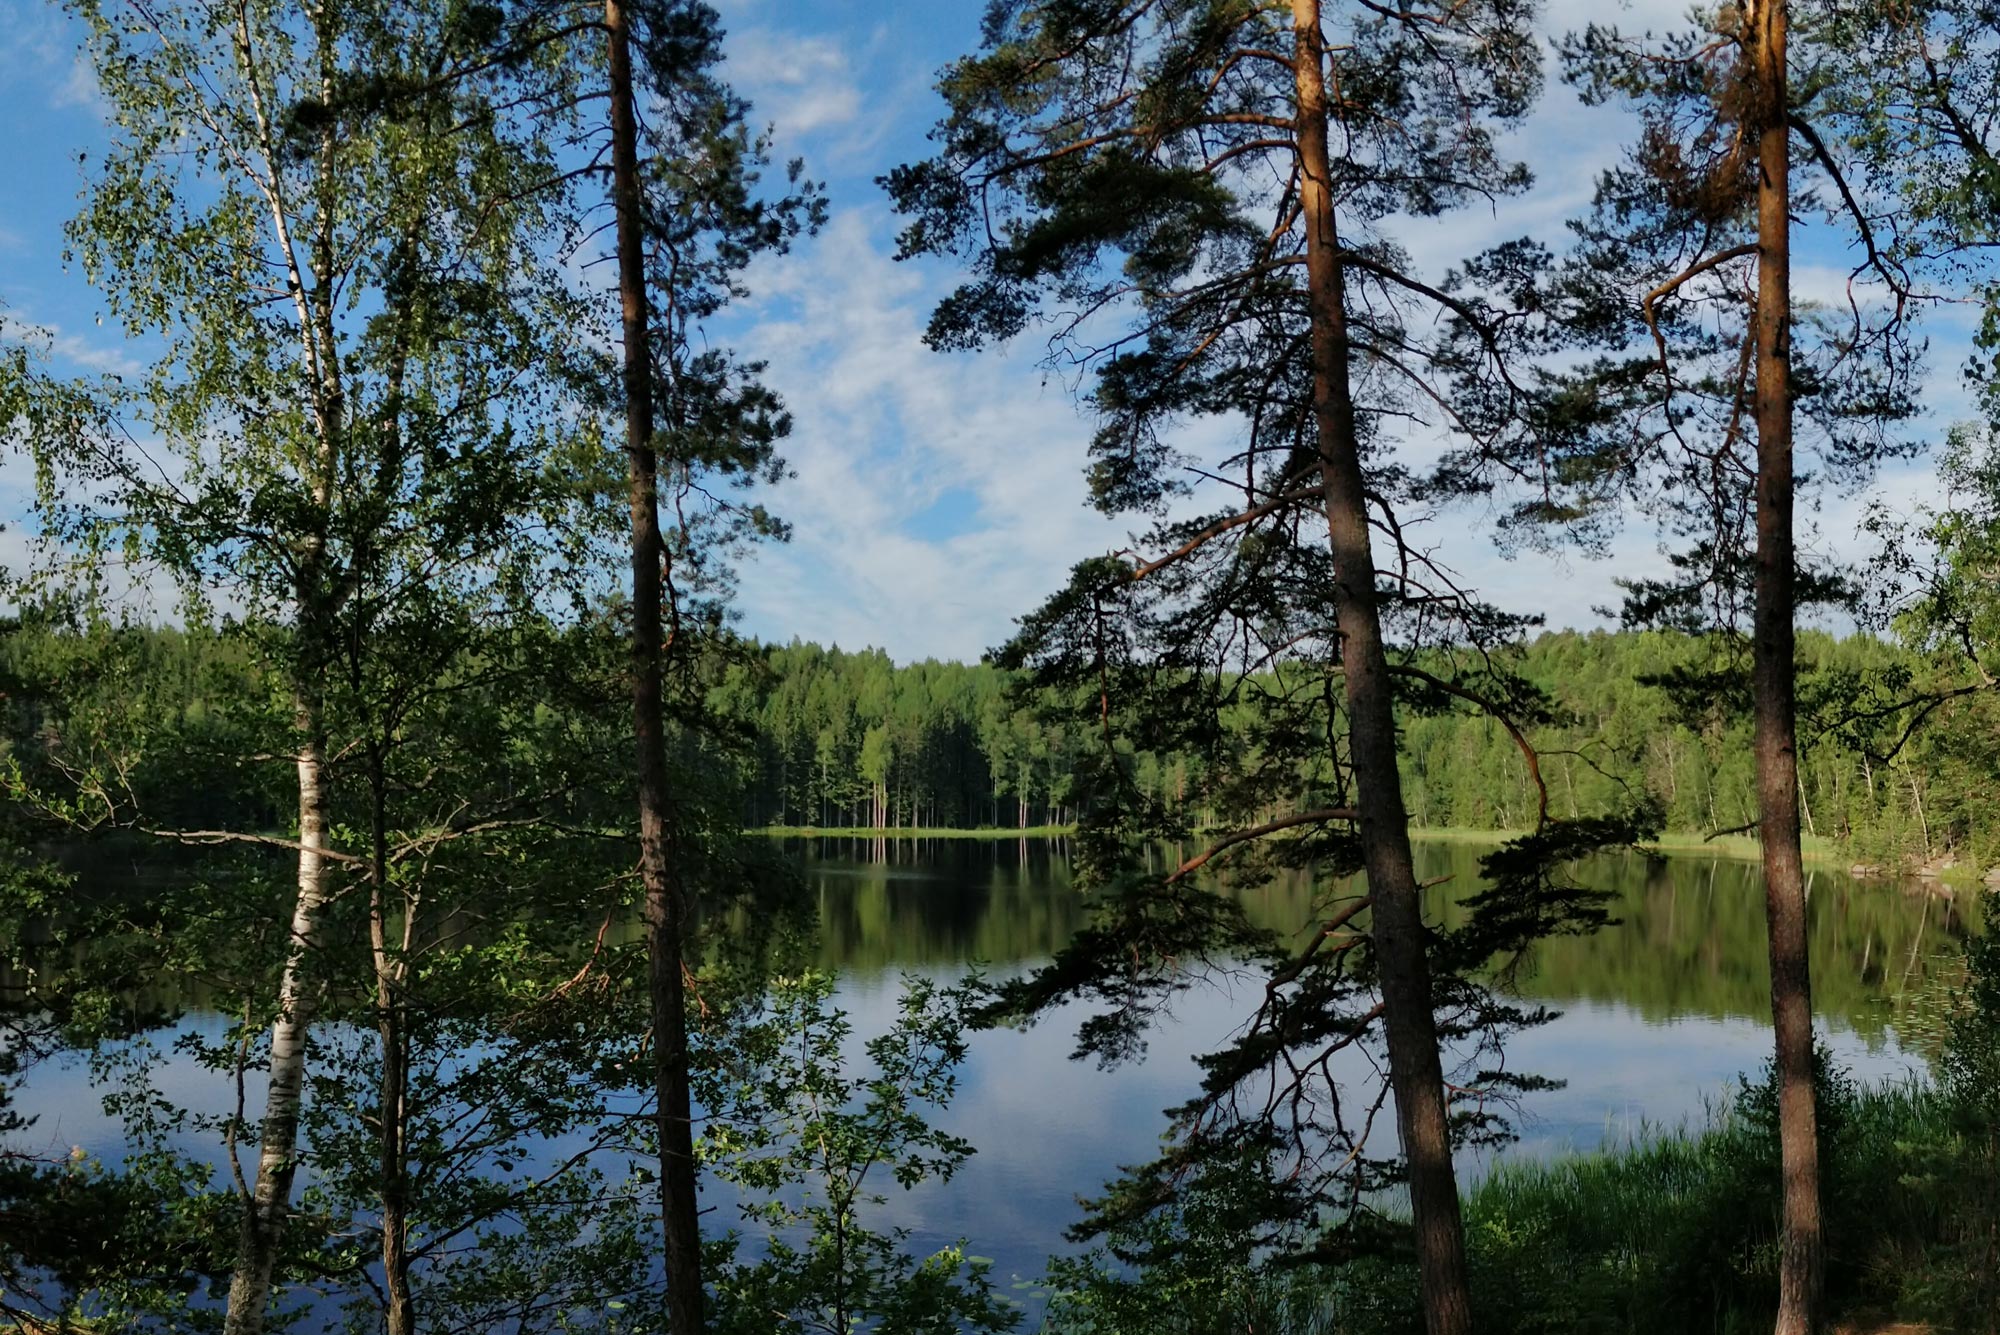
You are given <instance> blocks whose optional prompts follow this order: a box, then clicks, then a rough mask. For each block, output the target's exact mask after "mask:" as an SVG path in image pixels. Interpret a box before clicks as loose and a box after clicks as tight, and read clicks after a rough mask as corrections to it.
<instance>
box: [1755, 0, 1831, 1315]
mask: <svg viewBox="0 0 2000 1335" xmlns="http://www.w3.org/2000/svg"><path fill="white" fill-rule="evenodd" d="M1749 18H1750V28H1751V31H1750V40H1749V42H1748V44H1747V51H1748V54H1749V58H1750V61H1751V77H1752V79H1753V81H1754V86H1755V90H1756V94H1757V96H1758V126H1757V136H1758V139H1757V160H1758V168H1759V172H1758V187H1757V244H1758V265H1757V328H1756V358H1757V591H1756V598H1757V606H1756V613H1755V625H1754V649H1753V664H1752V674H1753V677H1754V683H1753V684H1754V695H1755V701H1754V708H1755V715H1756V728H1755V734H1756V736H1755V748H1756V756H1757V805H1758V811H1759V822H1760V823H1759V830H1760V832H1761V835H1762V842H1763V853H1764V894H1765V913H1766V916H1767V921H1768V924H1769V930H1770V944H1771V1021H1772V1028H1773V1030H1774V1033H1775V1040H1776V1047H1777V1080H1778V1142H1779V1156H1780V1160H1781V1163H1782V1171H1783V1176H1784V1238H1783V1243H1782V1247H1781V1250H1780V1255H1779V1264H1778V1320H1777V1332H1778V1335H1813V1332H1815V1331H1817V1330H1818V1328H1819V1307H1820V1301H1819V1300H1820V1287H1821V1237H1820V1208H1819V1132H1818V1126H1817V1116H1816V1112H1815V1109H1814V1106H1813V1103H1814V1100H1813V1033H1812V987H1811V971H1810V968H1809V961H1808V958H1807V943H1806V895H1805V870H1804V866H1803V861H1802V859H1801V857H1800V849H1799V768H1798V730H1797V723H1796V717H1795V715H1796V701H1795V698H1794V695H1795V687H1796V681H1795V672H1796V668H1795V663H1794V643H1793V642H1794V638H1795V636H1794V624H1793V623H1794V617H1795V615H1796V592H1795V588H1794V571H1795V563H1796V554H1795V551H1794V542H1793V534H1792V508H1793V501H1792V386H1791V340H1792V334H1791V314H1792V312H1791V183H1790V170H1791V161H1790V148H1791V125H1790V122H1789V119H1788V105H1787V94H1786V78H1785V5H1784V0H1758V3H1757V4H1756V5H1755V6H1754V7H1753V8H1752V9H1751V10H1750V14H1749Z"/></svg>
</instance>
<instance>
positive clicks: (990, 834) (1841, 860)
mask: <svg viewBox="0 0 2000 1335" xmlns="http://www.w3.org/2000/svg"><path fill="white" fill-rule="evenodd" d="M748 833H750V834H753V835H765V836H768V837H770V838H775V839H898V840H909V839H974V840H981V839H983V840H992V841H1000V840H1009V839H1058V838H1064V837H1068V836H1071V835H1074V834H1075V833H1076V827H1075V826H1074V825H1030V826H1028V827H1027V828H1025V829H1019V828H1014V827H1010V826H991V825H982V826H979V827H977V828H975V829H969V830H966V829H948V828H942V827H932V826H914V825H896V826H888V827H885V828H879V829H878V828H875V827H871V826H866V825H837V826H820V825H756V826H752V827H750V829H749V831H748ZM1527 833H1529V832H1528V831H1526V830H1478V829H1469V828H1466V827H1463V826H1449V825H1413V826H1411V827H1410V838H1412V839H1414V840H1417V841H1418V842H1421V843H1458V844H1497V843H1504V842H1505V841H1506V840H1509V839H1518V838H1520V837H1521V836H1522V835H1524V834H1527ZM1799 842H1800V851H1801V852H1802V853H1803V854H1804V855H1805V860H1806V861H1807V862H1809V863H1813V864H1815V865H1817V866H1822V867H1833V868H1837V869H1838V870H1841V871H1845V872H1849V873H1851V874H1852V875H1855V876H1883V875H1889V874H1892V873H1890V872H1889V870H1888V869H1886V868H1883V867H1880V866H1875V865H1872V864H1869V863H1860V862H1856V861H1855V860H1854V855H1853V854H1852V853H1851V852H1850V851H1849V850H1847V849H1845V848H1843V847H1842V846H1841V845H1840V843H1839V841H1837V840H1833V839H1828V838H1826V837H1824V836H1822V835H1807V836H1805V837H1804V838H1803V839H1801V840H1800V841H1799ZM1640 847H1642V848H1645V849H1648V850H1651V851H1653V852H1658V853H1676V854H1683V855H1694V854H1701V855H1706V856H1708V857H1717V858H1729V859H1731V860H1735V861H1752V862H1754V861H1756V860H1757V859H1758V858H1760V857H1762V856H1763V847H1762V845H1761V844H1759V843H1758V841H1757V839H1756V837H1755V836H1754V835H1748V834H1722V835H1713V836H1707V835H1700V834H1694V833H1689V832H1685V831H1683V832H1676V833H1672V834H1666V835H1662V836H1661V837H1660V838H1658V839H1654V840H1650V841H1648V842H1647V843H1645V844H1642V845H1640ZM1894 874H1897V875H1909V876H1917V877H1922V878H1923V879H1926V880H1935V881H1940V882H1944V883H1946V884H1968V885H1973V884H1978V883H1979V881H1980V879H1981V872H1980V871H1979V870H1978V869H1976V868H1972V867H1968V866H1964V865H1951V864H1948V865H1945V866H1931V867H1921V868H1912V869H1911V870H1909V871H1908V872H1904V873H1894ZM1987 879H1988V880H1991V879H1992V877H1991V876H1988V877H1987Z"/></svg>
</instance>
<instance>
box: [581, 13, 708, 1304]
mask: <svg viewBox="0 0 2000 1335" xmlns="http://www.w3.org/2000/svg"><path fill="white" fill-rule="evenodd" d="M604 23H605V27H606V28H607V29H608V31H609V37H610V76H611V168H612V177H613V196H614V205H615V209H616V215H617V238H618V241H617V246H618V291H619V297H620V299H621V304H622V307H623V310H622V314H623V333H624V392H625V451H626V457H627V459H628V461H629V466H630V474H629V476H630V503H631V513H632V663H631V674H632V730H633V736H634V739H635V741H636V743H637V748H638V772H639V871H640V877H641V879H642V881H643V883H644V886H645V896H646V956H647V983H648V988H647V990H648V995H649V1001H650V1003H651V1010H652V1020H653V1077H654V1092H655V1094H656V1096H657V1099H658V1120H659V1136H660V1213H661V1220H662V1224H663V1227H664V1231H665V1239H666V1274H667V1309H668V1317H669V1321H670V1324H671V1328H672V1330H673V1335H697V1332H699V1331H700V1330H701V1328H702V1316H701V1313H702V1287H701V1222H700V1217H699V1214H698V1209H697V1204H696V1197H695V1193H696V1171H695V1170H696V1165H695V1158H694V1115H693V1098H692V1095H691V1091H690V1089H689V1077H688V1042H687V982H686V975H685V973H684V972H683V970H684V968H685V960H686V952H687V918H688V903H687V896H686V893H685V891H684V889H683V887H682V886H681V885H680V883H679V869H678V868H676V867H675V865H674V856H673V848H672V841H673V834H672V828H673V827H672V813H671V809H670V800H669V795H668V780H667V748H666V727H665V719H664V716H663V710H662V704H661V688H662V680H661V662H660V660H661V654H662V649H661V629H660V622H661V601H662V599H661V592H662V572H661V563H662V562H663V561H664V560H665V559H666V544H665V543H664V542H663V541H662V539H661V536H660V507H659V479H658V465H659V460H658V458H657V456H656V455H655V453H654V450H653V372H652V358H651V351H650V340H649V327H650V325H651V314H650V307H649V302H648V299H647V289H646V259H645V250H644V240H643V237H642V235H641V230H640V225H639V221H640V220H639V151H638V124H637V117H636V114H635V109H634V107H633V93H632V33H631V29H630V27H629V25H628V15H627V13H626V10H625V6H624V4H623V3H622V2H621V0H605V5H604Z"/></svg>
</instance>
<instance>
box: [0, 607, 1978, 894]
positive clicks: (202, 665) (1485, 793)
mask: <svg viewBox="0 0 2000 1335" xmlns="http://www.w3.org/2000/svg"><path fill="white" fill-rule="evenodd" d="M65 638H66V637H64V636H60V635H51V634H50V633H48V632H29V631H23V630H19V629H15V630H13V631H11V632H10V633H9V634H8V635H7V636H6V638H5V640H4V643H0V674H4V681H0V689H4V690H6V692H7V700H6V702H5V703H6V709H7V723H8V726H7V735H6V738H5V739H4V744H5V746H7V747H8V748H9V749H12V750H16V751H18V750H19V749H20V748H23V747H26V748H29V749H30V750H32V749H34V748H35V747H36V746H37V743H38V729H41V728H44V727H46V726H47V723H46V719H47V718H48V716H49V715H50V713H51V712H52V711H50V710H48V709H46V708H45V707H43V705H42V703H41V702H38V700H37V698H36V697H37V693H38V692H40V693H49V692H66V691H70V690H73V689H93V688H94V689H103V688H104V687H106V686H107V685H110V683H106V682H103V681H97V682H92V683H83V682H80V681H77V680H76V679H74V678H69V677H66V675H65V672H64V664H65V663H66V662H67V661H69V660H70V659H71V657H72V655H71V654H70V653H69V652H68V651H67V648H66V646H65V644H64V643H63V641H64V639H65ZM122 638H124V639H125V640H126V642H127V645H128V653H127V654H126V655H124V656H123V662H124V665H125V666H124V670H123V672H121V673H120V676H121V677H122V681H121V682H120V683H118V684H117V686H116V688H115V689H118V690H121V691H133V690H137V691H143V692H144V694H145V696H146V697H147V699H148V702H149V708H150V710H151V711H152V712H153V713H154V716H155V717H171V718H174V719H175V720H176V721H177V722H179V723H180V724H181V726H182V728H183V729H185V728H186V727H187V726H188V725H189V724H193V725H194V726H195V727H196V728H197V729H199V728H200V727H201V726H202V720H204V719H208V718H211V717H214V716H219V715H222V714H226V713H228V712H230V706H231V704H232V701H231V700H230V699H229V698H228V697H230V696H231V695H233V694H235V693H238V692H250V691H255V690H256V689H258V688H257V686H256V684H255V683H254V682H253V681H251V680H250V679H249V677H248V676H247V674H248V673H249V671H250V668H249V666H248V664H249V659H250V656H249V655H247V654H246V653H244V652H243V650H242V648H241V646H234V645H232V644H231V643H230V642H229V641H228V639H227V637H217V636H214V635H211V634H207V633H190V632H184V631H177V630H171V629H163V630H142V631H130V632H123V633H122ZM1800 654H1801V667H1802V677H1801V702H1802V704H1801V709H1802V727H1801V732H1802V738H1801V742H1802V747H1803V754H1802V755H1801V766H1800V770H1801V786H1802V789H1803V793H1804V797H1805V807H1806V822H1807V825H1808V833H1809V834H1810V835H1814V836H1818V837H1820V838H1823V839H1829V840H1833V841H1837V842H1838V843H1840V844H1841V845H1842V846H1843V847H1844V848H1846V849H1847V850H1848V851H1850V852H1851V853H1852V854H1853V856H1855V857H1856V858H1858V859H1862V860H1869V861H1881V862H1885V863H1888V862H1901V863H1917V862H1925V861H1933V862H1934V861H1939V860H1943V859H1946V858H1954V857H1955V858H1958V859H1960V860H1963V861H1973V862H1982V863H1991V862H1992V861H1994V860H1996V859H1995V853H1996V851H2000V828H1996V827H1997V826H2000V821H1996V819H1995V816H1996V812H2000V791H1996V789H2000V785H1996V784H1995V782H1994V779H1993V776H1994V775H1995V774H1996V773H2000V701H1996V700H1995V699H1994V698H1993V696H1992V694H1991V693H1989V692H1986V691H1979V690H1973V691H1969V692H1968V693H1965V694H1962V695H1959V696H1955V697H1949V698H1944V697H1945V695H1946V693H1947V692H1949V691H1951V690H1954V689H1959V688H1961V687H1962V686H1963V683H1955V682H1949V681H1940V680H1935V679H1933V678H1932V677H1931V676H1929V675H1927V674H1928V671H1929V669H1928V665H1927V663H1926V661H1925V660H1923V659H1922V658H1921V657H1919V656H1918V655H1915V654H1913V653H1911V652H1910V651H1908V650H1905V649H1903V648H1900V647H1898V646H1896V645H1894V644H1892V643H1889V642H1887V641H1885V640H1881V639H1878V638H1874V637H1870V636H1866V635H1852V636H1848V637H1846V638H1838V639H1837V638H1835V637H1832V636H1829V635H1825V634H1817V633H1808V634H1805V635H1803V636H1802V637H1801V646H1800ZM1721 662H1722V656H1721V655H1720V654H1719V651H1718V650H1717V648H1716V647H1715V646H1714V645H1713V644H1710V643H1707V642H1703V641H1698V640H1695V639H1693V638H1691V637H1689V636H1685V635H1680V634H1676V633H1672V632H1665V631H1643V632H1641V631H1625V632H1607V631H1592V632H1588V633H1581V632H1575V631H1557V632H1550V633H1546V634H1543V635H1540V636H1538V637H1537V638H1535V639H1533V640H1531V641H1529V642H1528V643H1527V644H1526V645H1525V646H1523V648H1522V650H1521V652H1520V656H1519V658H1518V661H1517V662H1515V663H1514V665H1513V666H1514V668H1515V670H1516V671H1517V672H1518V673H1519V674H1520V675H1521V676H1522V677H1524V678H1526V679H1527V680H1528V681H1530V682H1532V683H1534V684H1535V685H1536V686H1539V687H1540V688H1541V689H1542V690H1543V691H1545V692H1546V693H1547V695H1548V697H1549V699H1550V701H1551V702H1552V704H1553V709H1552V711H1551V717H1550V718H1547V719H1544V720H1542V721H1539V722H1534V723H1531V724H1529V725H1528V726H1526V727H1525V728H1524V732H1525V733H1526V735H1527V736H1528V738H1529V739H1530V740H1531V741H1532V743H1533V745H1534V746H1535V748H1536V749H1537V750H1538V752H1539V755H1540V765H1541V770H1542V776H1543V781H1544V783H1545V785H1546V786H1547V789H1548V793H1549V802H1550V807H1551V811H1552V813H1553V814H1555V815H1558V816H1570V815H1589V814H1592V813H1594V812H1603V811H1607V810H1610V809H1613V808H1615V807H1619V806H1621V805H1629V797H1630V795H1631V794H1634V793H1647V794H1651V795H1652V796H1653V797H1655V798H1656V799H1657V800H1658V802H1659V803H1660V805H1661V807H1662V809H1663V810H1664V812H1665V815H1666V826H1667V829H1668V830H1669V831H1673V832H1678V833H1683V834H1706V833H1710V832H1714V831H1717V830H1731V829H1737V828H1740V827H1747V826H1749V825H1750V824H1751V822H1752V821H1753V820H1754V818H1755V814H1756V803H1755V796H1754V766H1753V763H1752V757H1751V752H1750V725H1749V721H1748V718H1747V711H1746V709H1745V708H1743V707H1742V706H1743V704H1744V703H1745V701H1744V700H1743V699H1742V698H1741V696H1740V694H1739V685H1738V684H1736V683H1735V679H1734V678H1733V677H1732V676H1731V675H1730V673H1729V672H1728V671H1727V670H1726V666H1725V668H1722V669H1719V668H1718V664H1719V663H1721ZM715 680H716V683H717V684H716V685H715V687H714V699H713V703H714V704H715V705H717V706H718V707H719V708H720V709H721V710H722V711H723V712H724V713H725V715H726V716H727V717H729V718H731V719H733V720H735V721H736V722H737V723H739V724H740V725H741V726H742V727H743V729H744V730H745V732H747V734H748V735H749V738H750V744H749V745H748V746H747V747H745V748H744V749H743V751H742V755H743V756H744V757H745V759H744V760H742V761H741V762H740V769H741V772H740V773H739V774H738V776H737V778H738V782H739V784H740V788H741V791H742V795H743V796H742V800H743V815H744V819H745V821H746V823H748V824H750V825H753V826H755V825H792V826H820V827H863V828H885V827H886V828H928V829H953V828H958V829H974V828H989V827H990V828H1007V829H1011V828H1027V827H1034V826H1041V825H1062V824H1067V823H1069V822H1071V821H1073V820H1074V819H1075V818H1076V815H1077V812H1076V809H1075V805H1076V802H1077V800H1078V793H1077V784H1076V773H1077V762H1078V758H1079V755H1080V752H1081V750H1082V748H1083V747H1085V746H1095V745H1097V744H1098V739H1097V738H1096V737H1095V736H1094V735H1090V736H1084V735H1079V734H1077V733H1074V732H1072V731H1070V730H1066V729H1065V728H1064V727H1063V726H1061V725H1060V724H1058V723H1054V722H1051V721H1050V718H1049V716H1048V714H1047V713H1046V712H1045V711H1039V710H1037V709H1035V708H1033V707H1031V703H1030V702H1027V701H1024V700H1022V699H1020V698H1019V694H1018V692H1016V691H1014V690H1012V689H1010V688H1011V687H1012V686H1013V684H1014V683H1013V681H1012V678H1011V677H1010V675H1009V674H1008V673H1006V672H1003V671H1002V670H1001V669H999V668H996V667H994V666H992V665H990V664H987V663H940V662H936V661H932V660H926V661H923V662H919V663H912V664H908V665H905V666H897V665H896V664H895V663H893V662H892V661H891V660H890V658H889V656H888V655H887V654H885V653H883V652H881V651H880V650H872V649H871V650H863V651H859V652H848V651H843V650H841V649H838V648H833V649H823V648H821V647H819V646H818V645H814V644H802V643H793V644H790V645H781V646H757V645H750V646H745V647H744V650H743V653H742V655H741V657H740V658H739V659H738V660H737V661H735V662H732V663H730V664H728V665H727V666H725V667H721V668H720V669H719V670H718V671H717V673H716V674H715ZM1676 680H1678V681H1679V683H1680V685H1679V687H1678V688H1677V689H1674V688H1670V686H1669V685H1668V684H1667V683H1672V682H1674V681H1676ZM1929 699H1940V700H1941V702H1940V703H1937V704H1936V706H1935V707H1934V708H1930V709H1929V710H1928V711H1927V712H1925V713H1924V714H1923V717H1922V718H1921V719H1920V720H1919V719H1918V717H1917V715H1918V712H1919V711H1918V710H1917V709H1914V708H1910V707H1906V706H1907V702H1908V701H1910V700H1929ZM1221 725H1222V729H1223V736H1224V741H1223V744H1224V745H1225V746H1241V747H1249V746H1252V745H1254V744H1255V743H1254V719H1253V718H1252V717H1251V716H1250V714H1249V712H1248V710H1247V707H1242V706H1238V707H1237V712H1235V713H1231V714H1225V716H1224V717H1223V718H1222V720H1221ZM1913 725H1914V726H1913ZM1403 727H1404V733H1403V743H1404V744H1403V776H1404V784H1405V793H1406V798H1407V802H1408V806H1409V810H1410V815H1411V819H1412V821H1413V822H1414V823H1415V824H1416V825H1418V826H1420V827H1426V828H1445V827H1452V828H1460V829H1475V830H1477V829H1496V830H1497V829H1520V828H1523V827H1526V826H1528V825H1531V824H1532V823H1533V820H1534V815H1535V809H1536V804H1537V801H1538V795H1537V791H1536V789H1535V787H1534V785H1533V784H1532V783H1531V782H1530V779H1529V775H1528V768H1527V762H1526V759H1525V757H1524V755H1523V753H1522V750H1521V749H1520V747H1519V746H1518V745H1517V744H1516V742H1515V741H1514V740H1513V738H1512V737H1511V736H1510V734H1509V732H1508V730H1507V728H1506V727H1505V726H1503V725H1502V723H1501V722H1499V721H1498V720H1496V719H1494V718H1491V717H1488V716H1485V715H1482V714H1480V713H1478V712H1477V711H1476V710H1474V709H1473V708H1471V707H1470V706H1467V707H1465V708H1462V709H1456V710H1454V711H1452V712H1448V713H1443V714H1411V715H1409V716H1407V717H1405V719H1404V724H1403ZM1906 734H1907V738H1906V736H1905V735H1906ZM1123 763H1124V765H1125V766H1126V768H1127V772H1128V773H1129V775H1130V776H1131V779H1132V781H1133V782H1134V783H1135V784H1136V785H1137V786H1138V788H1139V789H1140V790H1141V791H1143V792H1145V793H1147V794H1148V795H1150V796H1152V797H1155V798H1157V799H1158V800H1159V801H1160V802H1161V803H1163V804H1164V805H1165V806H1167V807H1168V808H1169V809H1172V810H1175V811H1178V812H1180V813H1182V814H1183V815H1184V817H1185V819H1186V820H1187V823H1188V824H1189V826H1190V827H1191V828H1194V829H1199V828H1201V827H1203V826H1205V825H1209V824H1212V823H1214V821H1213V815H1212V813H1211V812H1210V810H1209V809H1208V805H1207V804H1208V800H1209V788H1208V782H1207V776H1208V761H1207V759H1206V758H1204V757H1201V756H1191V755H1160V754H1153V753H1150V752H1139V753H1131V754H1128V755H1127V756H1126V757H1125V758H1124V761H1123ZM187 777H188V779H189V780H190V781H189V782H187V783H186V784H185V785H184V786H182V787H181V788H179V789H178V791H177V792H176V793H175V794H173V795H171V796H172V798H173V804H174V805H179V806H182V807H184V808H189V809H188V810H184V811H183V813H182V814H183V815H185V816H187V817H188V818H190V819H192V818H194V817H195V815H196V814H197V811H201V812H203V813H204V814H210V815H213V814H218V812H217V809H218V808H225V807H226V808H232V809H235V810H236V811H238V812H241V807H242V804H243V803H244V802H245V801H255V800H256V795H255V789H256V788H257V786H258V785H257V784H256V783H255V781H254V780H253V781H250V782H249V783H248V784H246V783H245V780H246V779H247V778H248V776H244V775H239V774H234V773H229V774H225V773H222V772H218V773H216V774H214V775H210V776H187ZM246 788H247V791H246ZM1283 797H1284V795H1282V794H1274V795H1273V800H1274V802H1276V801H1281V800H1282V799H1283ZM275 810H276V808H275V806H274V808H273V811H274V814H275Z"/></svg>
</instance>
